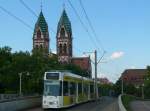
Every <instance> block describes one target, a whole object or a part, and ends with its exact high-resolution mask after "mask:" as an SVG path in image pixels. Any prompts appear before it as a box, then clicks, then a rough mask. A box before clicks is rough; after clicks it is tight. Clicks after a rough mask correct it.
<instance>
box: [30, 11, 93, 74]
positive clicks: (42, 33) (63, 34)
mask: <svg viewBox="0 0 150 111" xmlns="http://www.w3.org/2000/svg"><path fill="white" fill-rule="evenodd" d="M49 42H50V37H49V31H48V24H47V22H46V20H45V17H44V15H43V12H42V11H41V12H40V14H39V17H38V20H37V22H36V24H35V29H34V33H33V49H39V48H42V49H44V53H46V54H49V53H50V52H49V47H50V45H49ZM72 42H73V40H72V27H71V22H70V20H69V18H68V15H67V13H66V10H65V9H63V12H62V14H61V17H60V20H59V22H58V25H57V33H56V49H57V56H58V61H59V62H60V63H63V64H69V63H72V64H74V65H77V66H79V67H80V68H81V69H82V70H85V71H87V73H88V74H89V75H88V76H89V77H92V76H91V72H92V71H91V70H92V68H91V60H90V57H73V50H72V48H73V45H72V44H73V43H72Z"/></svg>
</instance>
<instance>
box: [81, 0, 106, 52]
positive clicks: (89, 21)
mask: <svg viewBox="0 0 150 111" xmlns="http://www.w3.org/2000/svg"><path fill="white" fill-rule="evenodd" d="M79 3H80V6H81V8H82V10H83V12H84V14H85V18H86V19H87V22H88V24H89V26H90V28H91V30H92V32H93V34H94V37H95V38H96V41H97V42H99V44H100V45H101V48H102V50H103V51H105V49H104V46H103V44H102V42H101V41H100V39H99V38H98V36H97V34H96V31H95V30H94V27H93V25H92V22H91V20H90V19H89V16H88V14H87V12H86V10H85V8H84V5H83V3H82V0H79Z"/></svg>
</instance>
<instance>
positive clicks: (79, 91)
mask: <svg viewBox="0 0 150 111" xmlns="http://www.w3.org/2000/svg"><path fill="white" fill-rule="evenodd" d="M81 93H82V83H78V94H81Z"/></svg>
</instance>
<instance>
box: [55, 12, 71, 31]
mask: <svg viewBox="0 0 150 111" xmlns="http://www.w3.org/2000/svg"><path fill="white" fill-rule="evenodd" d="M61 26H64V27H65V30H66V31H67V32H68V33H70V34H72V29H71V22H70V20H69V18H68V16H67V13H66V11H65V9H64V10H63V12H62V15H61V17H60V20H59V22H58V26H57V30H58V31H59V30H60V28H61Z"/></svg>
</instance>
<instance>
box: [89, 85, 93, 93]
mask: <svg viewBox="0 0 150 111" xmlns="http://www.w3.org/2000/svg"><path fill="white" fill-rule="evenodd" d="M90 93H94V86H93V85H90Z"/></svg>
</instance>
